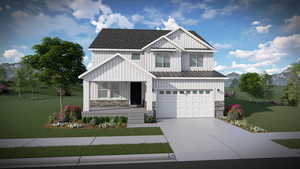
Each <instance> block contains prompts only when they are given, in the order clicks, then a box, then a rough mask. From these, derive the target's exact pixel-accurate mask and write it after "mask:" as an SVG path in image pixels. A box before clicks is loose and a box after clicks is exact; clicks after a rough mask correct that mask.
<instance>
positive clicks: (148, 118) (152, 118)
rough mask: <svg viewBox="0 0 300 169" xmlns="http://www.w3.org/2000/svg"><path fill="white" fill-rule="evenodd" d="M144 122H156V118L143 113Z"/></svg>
mask: <svg viewBox="0 0 300 169" xmlns="http://www.w3.org/2000/svg"><path fill="white" fill-rule="evenodd" d="M145 123H156V119H155V118H154V116H153V115H146V114H145Z"/></svg>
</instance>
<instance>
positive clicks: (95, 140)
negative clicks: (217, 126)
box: [0, 135, 167, 148]
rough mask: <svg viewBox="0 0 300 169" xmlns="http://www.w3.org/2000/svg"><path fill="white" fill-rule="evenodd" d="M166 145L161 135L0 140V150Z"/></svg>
mask: <svg viewBox="0 0 300 169" xmlns="http://www.w3.org/2000/svg"><path fill="white" fill-rule="evenodd" d="M143 143H167V140H166V139H165V137H164V136H163V135H152V136H109V137H63V138H26V139H0V148H12V147H45V146H74V145H80V146H85V145H109V144H143Z"/></svg>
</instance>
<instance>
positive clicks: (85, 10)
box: [70, 0, 109, 19]
mask: <svg viewBox="0 0 300 169" xmlns="http://www.w3.org/2000/svg"><path fill="white" fill-rule="evenodd" d="M101 6H103V4H102V3H101V1H99V3H98V2H97V1H90V0H88V1H86V0H74V1H72V2H71V4H70V7H71V8H72V9H73V13H72V14H73V15H74V16H75V17H76V18H79V19H90V18H92V17H94V16H95V14H97V13H98V12H99V8H100V7H101ZM104 8H106V9H107V7H106V6H105V7H104ZM105 11H106V10H105ZM108 11H109V10H108Z"/></svg>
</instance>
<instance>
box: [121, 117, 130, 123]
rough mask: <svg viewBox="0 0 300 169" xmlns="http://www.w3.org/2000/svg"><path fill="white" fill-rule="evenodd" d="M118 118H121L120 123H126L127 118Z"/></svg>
mask: <svg viewBox="0 0 300 169" xmlns="http://www.w3.org/2000/svg"><path fill="white" fill-rule="evenodd" d="M120 118H121V121H122V123H127V121H128V118H127V117H125V116H121V117H120Z"/></svg>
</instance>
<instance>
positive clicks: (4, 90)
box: [0, 84, 9, 94]
mask: <svg viewBox="0 0 300 169" xmlns="http://www.w3.org/2000/svg"><path fill="white" fill-rule="evenodd" d="M8 92H9V89H8V87H7V86H6V85H4V84H0V94H7V93H8Z"/></svg>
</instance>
